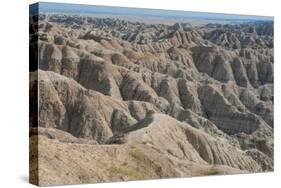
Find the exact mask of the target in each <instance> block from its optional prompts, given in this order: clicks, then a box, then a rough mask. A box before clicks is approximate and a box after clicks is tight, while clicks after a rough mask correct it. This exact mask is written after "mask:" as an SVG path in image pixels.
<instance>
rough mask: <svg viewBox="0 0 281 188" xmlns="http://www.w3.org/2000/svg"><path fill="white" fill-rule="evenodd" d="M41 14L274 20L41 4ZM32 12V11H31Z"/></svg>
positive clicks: (108, 7)
mask: <svg viewBox="0 0 281 188" xmlns="http://www.w3.org/2000/svg"><path fill="white" fill-rule="evenodd" d="M39 11H40V12H68V13H77V14H109V15H125V16H126V15H132V16H148V17H164V18H165V17H167V18H194V19H196V18H197V19H224V20H273V17H270V16H251V15H235V14H217V13H206V12H191V11H175V10H160V9H143V8H126V7H112V6H95V5H80V4H64V3H46V2H40V3H39ZM31 12H32V10H31Z"/></svg>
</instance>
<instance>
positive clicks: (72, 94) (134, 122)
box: [30, 14, 274, 186]
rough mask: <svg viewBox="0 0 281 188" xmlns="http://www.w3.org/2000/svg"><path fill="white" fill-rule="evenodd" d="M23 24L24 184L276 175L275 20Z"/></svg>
mask: <svg viewBox="0 0 281 188" xmlns="http://www.w3.org/2000/svg"><path fill="white" fill-rule="evenodd" d="M30 19H31V24H30V30H31V35H30V51H31V55H32V56H33V57H34V58H35V59H38V62H39V64H38V68H39V69H37V70H36V69H35V70H32V71H31V72H30V101H31V114H30V120H31V124H30V149H31V150H30V151H31V153H30V162H31V169H30V172H31V174H30V181H31V182H33V183H35V184H38V185H40V186H45V185H61V184H78V183H96V182H112V181H126V180H143V179H156V178H173V177H187V176H205V175H216V174H238V173H254V172H266V171H273V146H274V145H273V130H274V124H273V103H274V100H273V57H274V55H273V22H270V21H260V22H259V21H256V22H244V23H235V24H231V23H204V24H200V25H192V24H189V23H174V24H163V23H159V24H155V23H153V24H149V23H143V22H137V21H132V20H126V19H121V18H101V17H91V16H76V15H71V14H65V15H64V14H40V15H39V16H34V17H31V18H30ZM33 30H34V32H32V31H33ZM35 31H36V32H35ZM36 63H37V61H36ZM37 102H38V108H37ZM37 118H38V119H37Z"/></svg>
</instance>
